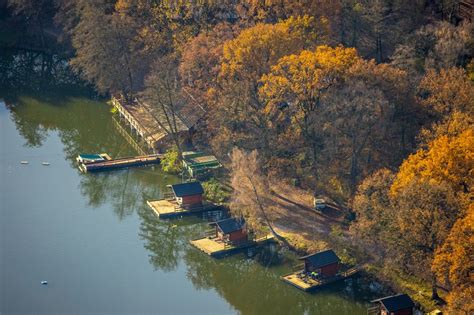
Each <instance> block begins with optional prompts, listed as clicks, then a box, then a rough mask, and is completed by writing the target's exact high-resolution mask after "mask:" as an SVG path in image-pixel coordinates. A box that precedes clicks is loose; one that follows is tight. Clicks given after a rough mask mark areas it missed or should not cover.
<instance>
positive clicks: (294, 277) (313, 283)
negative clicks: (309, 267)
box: [280, 267, 359, 291]
mask: <svg viewBox="0 0 474 315" xmlns="http://www.w3.org/2000/svg"><path fill="white" fill-rule="evenodd" d="M358 272H359V269H358V268H357V267H354V268H350V269H348V270H347V271H344V272H340V273H338V274H337V275H335V276H334V277H329V278H313V277H311V275H309V274H307V273H306V272H305V271H304V270H300V271H297V272H292V273H290V274H287V275H284V276H281V277H280V279H281V280H283V281H284V282H286V283H288V284H291V285H292V286H294V287H296V288H298V289H300V290H303V291H311V290H314V289H316V288H320V287H322V286H325V285H327V284H330V283H333V282H336V281H340V280H344V279H347V278H349V277H352V276H353V275H355V274H356V273H358Z"/></svg>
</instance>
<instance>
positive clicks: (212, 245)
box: [190, 235, 274, 258]
mask: <svg viewBox="0 0 474 315" xmlns="http://www.w3.org/2000/svg"><path fill="white" fill-rule="evenodd" d="M271 241H274V238H273V235H267V236H264V237H261V238H259V239H256V240H254V241H247V242H244V243H242V244H240V245H232V244H226V243H224V242H223V241H221V240H220V239H218V238H216V237H203V238H199V239H195V240H192V241H190V243H191V245H193V246H194V247H196V248H197V249H199V250H200V251H202V252H204V253H206V254H207V255H209V256H211V257H215V258H218V257H223V256H227V255H231V254H235V253H238V252H240V251H241V250H243V249H246V248H250V247H253V246H258V245H263V244H265V243H268V242H271Z"/></svg>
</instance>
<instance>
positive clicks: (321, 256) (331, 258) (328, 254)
mask: <svg viewBox="0 0 474 315" xmlns="http://www.w3.org/2000/svg"><path fill="white" fill-rule="evenodd" d="M300 260H303V261H304V271H305V272H307V273H317V274H318V276H321V277H333V276H335V275H336V274H337V272H338V271H339V262H340V261H341V260H340V259H339V257H337V255H336V253H334V251H332V250H331V249H328V250H325V251H322V252H319V253H316V254H312V255H308V256H304V257H301V258H300Z"/></svg>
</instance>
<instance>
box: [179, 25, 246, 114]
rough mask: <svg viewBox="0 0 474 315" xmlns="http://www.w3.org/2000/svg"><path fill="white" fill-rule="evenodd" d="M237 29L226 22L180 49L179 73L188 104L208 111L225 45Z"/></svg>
mask: <svg viewBox="0 0 474 315" xmlns="http://www.w3.org/2000/svg"><path fill="white" fill-rule="evenodd" d="M238 31H239V28H238V27H236V26H233V25H231V24H228V23H220V24H218V25H216V26H215V27H214V28H213V29H212V30H211V31H210V32H203V33H200V34H199V35H197V36H196V37H194V38H192V39H191V40H190V41H189V42H188V43H187V44H186V45H185V46H184V48H183V54H182V57H181V60H180V64H179V74H180V77H181V83H182V85H183V88H184V89H185V90H186V92H187V93H189V95H190V97H191V100H190V101H191V102H197V103H199V104H200V105H201V106H204V107H206V108H208V109H209V106H210V105H209V103H210V102H211V99H212V94H213V91H214V92H215V90H216V84H217V76H218V74H219V72H220V64H221V58H222V55H223V45H224V42H226V41H228V40H231V39H233V38H234V37H235V36H236V35H237V33H238Z"/></svg>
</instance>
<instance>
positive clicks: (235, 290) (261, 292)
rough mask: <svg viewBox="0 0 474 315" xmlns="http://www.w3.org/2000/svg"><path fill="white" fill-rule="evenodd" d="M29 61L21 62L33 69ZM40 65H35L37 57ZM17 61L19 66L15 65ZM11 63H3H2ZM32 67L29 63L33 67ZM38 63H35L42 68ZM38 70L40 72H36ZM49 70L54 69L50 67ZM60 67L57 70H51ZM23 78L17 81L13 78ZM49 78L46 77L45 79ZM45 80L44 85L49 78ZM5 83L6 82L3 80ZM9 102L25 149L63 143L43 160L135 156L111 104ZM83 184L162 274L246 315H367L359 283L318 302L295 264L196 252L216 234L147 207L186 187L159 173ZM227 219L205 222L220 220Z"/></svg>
mask: <svg viewBox="0 0 474 315" xmlns="http://www.w3.org/2000/svg"><path fill="white" fill-rule="evenodd" d="M23 58H26V57H21V58H20V59H19V60H21V61H22V64H23V61H25V60H24V59H23ZM31 58H33V57H31ZM11 60H17V59H14V58H13V59H11ZM3 62H4V60H3V61H2V63H3ZM25 62H26V61H25ZM34 63H35V62H34ZM3 66H4V65H2V67H3ZM25 67H26V65H23V66H16V67H12V68H11V69H10V70H9V71H10V72H9V73H10V74H8V75H9V76H11V75H19V76H20V77H19V78H18V79H15V82H17V81H21V80H26V78H27V76H26V74H24V73H22V71H26V69H27V68H25ZM32 67H33V68H34V69H36V66H32ZM48 67H49V66H48ZM51 67H54V65H51ZM12 71H16V72H17V73H16V74H12V73H13V72H12ZM39 76H40V77H41V75H39ZM43 78H44V77H43ZM2 80H4V78H2ZM15 91H17V94H16V95H12V94H9V95H6V96H5V101H6V103H7V104H8V107H9V109H10V115H11V118H12V121H14V123H15V126H16V128H17V130H18V132H19V134H20V135H21V136H22V137H23V139H24V141H25V145H26V146H29V147H39V146H42V145H43V144H44V143H45V142H46V141H47V139H48V136H49V134H50V133H52V132H54V133H56V134H57V135H58V137H59V139H60V141H61V144H62V148H63V154H62V155H61V156H57V155H58V153H57V152H51V153H50V154H49V153H46V154H45V155H44V156H41V159H42V160H49V161H52V160H53V159H55V158H57V159H61V160H62V159H63V158H65V159H66V161H67V163H68V164H69V166H70V167H72V168H76V161H75V158H76V156H77V155H78V154H81V153H101V152H107V153H108V154H110V155H111V156H112V157H120V156H128V155H134V154H136V152H135V151H134V149H133V148H132V147H131V146H130V145H129V144H128V143H127V142H126V141H125V140H124V139H123V137H122V136H121V135H120V134H119V133H118V132H117V131H116V129H115V127H114V125H113V121H112V118H111V114H110V111H109V107H108V106H106V105H105V104H104V103H103V102H99V101H94V100H91V99H88V98H84V97H82V96H81V94H80V93H77V92H70V91H68V90H64V91H63V92H62V93H61V94H57V93H53V92H51V93H31V91H30V92H24V91H22V90H20V89H16V90H15ZM77 174H78V176H79V182H78V183H79V187H78V189H79V191H80V192H81V194H82V196H84V198H85V199H86V202H87V204H88V205H89V206H91V207H100V206H102V205H105V204H106V205H111V206H112V209H113V211H114V213H115V215H116V216H117V218H119V219H120V220H122V219H124V218H127V217H133V215H134V214H135V213H136V214H137V215H138V220H139V224H140V227H139V235H140V237H141V238H142V240H143V246H144V247H145V248H146V250H147V252H148V255H149V262H150V264H151V265H152V266H153V267H154V269H155V270H159V271H164V272H179V270H180V268H178V267H180V266H181V265H183V263H184V268H185V275H183V277H186V278H187V279H188V280H189V281H190V282H191V283H192V285H193V286H194V288H196V289H197V290H213V291H215V292H217V293H218V294H219V295H220V296H221V297H223V298H224V299H225V300H226V301H227V302H228V303H229V304H230V305H232V306H233V307H234V308H235V310H236V311H238V312H240V313H242V314H267V313H272V314H303V313H307V314H365V312H366V311H365V307H364V305H363V303H361V302H358V301H357V300H358V298H357V297H360V296H363V295H364V294H365V293H361V292H359V291H357V288H359V287H361V286H360V285H359V284H358V280H354V281H352V282H351V283H344V282H342V283H339V284H338V285H332V286H329V287H328V288H326V289H323V290H320V291H319V292H317V293H316V294H314V295H311V294H307V293H304V292H300V291H298V290H297V289H294V288H292V287H290V286H288V285H286V284H284V283H282V282H281V281H280V279H279V275H281V274H284V273H286V272H289V271H290V266H289V264H282V265H277V266H271V264H267V263H264V264H261V263H259V262H257V261H256V260H254V259H248V258H246V257H245V256H244V255H237V256H233V257H228V258H225V259H221V260H215V259H212V258H210V257H208V256H207V255H205V254H203V253H201V252H200V251H198V250H196V249H195V248H193V247H191V246H190V244H189V243H188V241H189V240H190V239H193V238H196V237H198V236H200V235H202V233H203V232H204V231H205V230H206V229H207V228H208V226H207V224H206V223H205V222H203V218H187V219H183V220H177V221H169V222H166V221H161V220H159V219H158V218H157V217H156V216H155V215H154V213H153V212H152V211H150V209H148V207H147V206H146V204H145V201H146V200H147V199H155V198H160V197H161V196H162V192H163V191H164V190H165V186H166V185H167V184H171V183H175V182H177V181H178V180H179V179H178V178H175V177H171V176H167V175H165V174H163V173H162V172H161V171H160V170H159V169H158V168H156V169H153V168H137V169H129V170H122V171H114V172H108V173H101V174H82V173H80V172H79V171H78V170H77ZM222 215H223V214H222V213H220V212H217V213H211V214H207V215H205V216H204V217H205V218H210V219H211V220H215V219H218V218H220V217H221V216H222Z"/></svg>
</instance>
